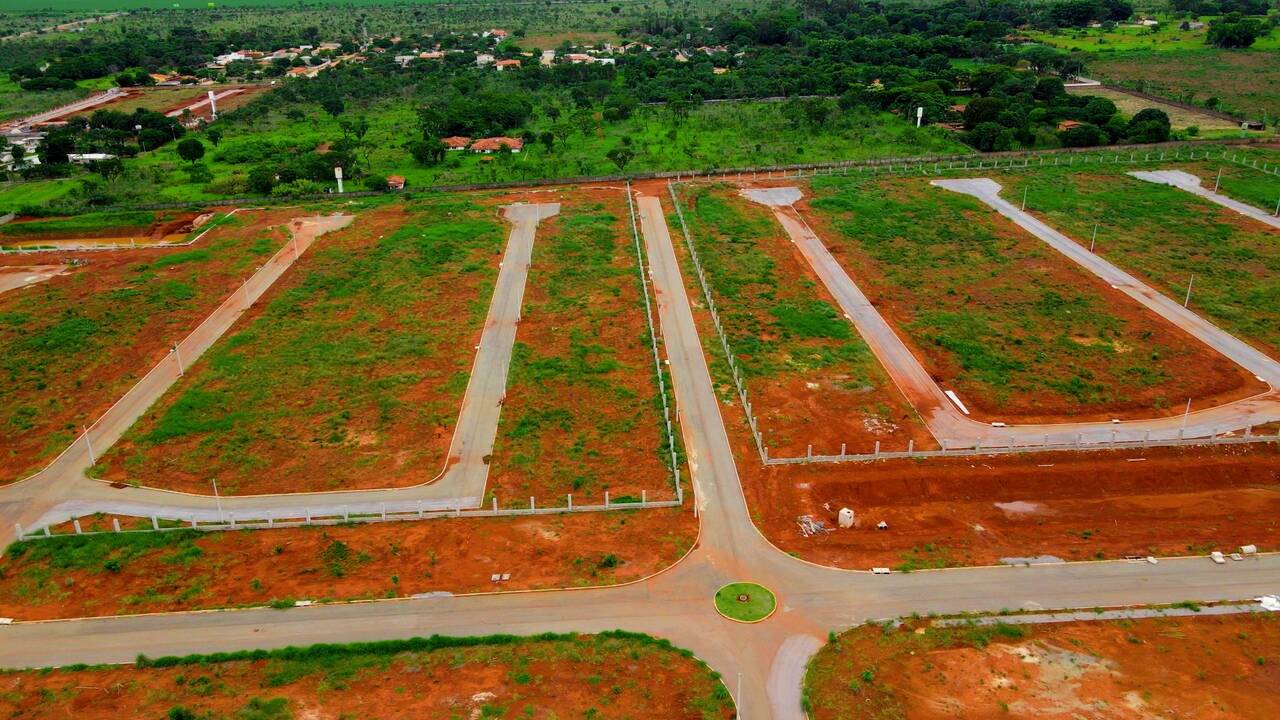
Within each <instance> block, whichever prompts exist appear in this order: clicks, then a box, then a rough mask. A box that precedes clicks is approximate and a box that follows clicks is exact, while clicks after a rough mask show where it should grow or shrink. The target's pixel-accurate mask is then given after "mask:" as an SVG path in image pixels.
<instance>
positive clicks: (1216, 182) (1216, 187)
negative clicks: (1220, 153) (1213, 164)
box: [1213, 168, 1222, 192]
mask: <svg viewBox="0 0 1280 720" xmlns="http://www.w3.org/2000/svg"><path fill="white" fill-rule="evenodd" d="M1221 182H1222V168H1218V178H1217V179H1216V180H1214V181H1213V191H1214V192H1218V184H1219V183H1221Z"/></svg>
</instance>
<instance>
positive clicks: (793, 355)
mask: <svg viewBox="0 0 1280 720" xmlns="http://www.w3.org/2000/svg"><path fill="white" fill-rule="evenodd" d="M679 196H680V201H681V204H682V206H683V207H684V209H685V213H684V215H685V221H686V222H687V223H688V226H689V233H690V235H691V236H692V237H693V242H694V247H695V248H696V250H697V252H698V257H699V259H700V260H701V262H702V264H703V268H704V270H705V272H706V275H707V283H708V285H709V287H710V288H711V292H712V297H713V299H714V300H715V303H716V308H717V310H718V311H719V313H720V320H721V324H722V325H723V327H724V330H725V333H726V335H727V336H728V339H729V347H730V349H731V350H732V351H733V353H734V355H735V356H736V357H737V359H738V361H739V362H740V365H741V367H742V371H743V372H744V373H745V375H746V386H747V393H748V399H749V400H750V401H751V404H752V410H753V411H754V412H755V413H756V416H757V418H758V422H759V424H760V431H761V432H762V433H763V434H764V436H765V445H766V446H768V448H769V452H770V454H771V455H774V456H779V457H781V456H797V455H803V454H804V453H805V451H806V448H807V446H808V445H809V444H812V445H813V446H814V451H815V452H836V451H838V450H839V447H840V445H841V444H842V443H845V444H847V445H848V451H849V452H851V453H857V452H870V451H871V450H872V447H873V446H874V443H875V442H876V441H877V440H879V441H882V443H883V445H884V449H886V450H888V449H905V448H906V446H907V442H908V440H915V441H916V444H917V445H918V446H921V447H924V444H923V443H928V442H930V441H931V438H930V436H929V434H928V431H927V430H925V428H924V427H923V425H922V424H921V423H920V421H919V418H918V416H917V415H916V413H915V411H914V410H913V409H912V408H911V406H910V405H909V404H908V403H907V401H906V399H905V398H903V397H902V396H901V393H899V392H898V390H897V389H896V388H895V387H894V385H893V383H892V382H891V381H890V379H889V378H888V376H887V375H886V374H885V372H884V370H883V368H881V367H880V365H879V364H878V362H877V360H876V358H875V356H874V355H872V353H871V350H870V348H868V347H867V345H866V343H865V342H863V340H862V339H861V338H860V337H859V336H858V333H857V331H856V330H855V329H854V327H853V325H852V324H850V322H849V321H848V320H847V319H845V318H844V317H843V316H842V315H841V314H840V312H839V311H838V310H837V309H836V306H835V304H834V301H833V300H832V298H831V297H830V295H829V294H828V293H827V291H826V289H825V288H823V287H822V286H821V285H820V284H819V283H818V282H817V281H816V280H815V279H814V278H813V277H812V275H811V273H810V271H809V269H808V265H807V264H806V263H805V261H804V259H803V258H801V257H800V256H799V254H798V253H797V252H796V251H795V250H794V249H793V248H792V246H791V242H790V241H789V240H788V239H787V237H786V234H785V232H784V231H783V229H782V226H781V225H779V224H778V221H777V220H776V219H775V218H774V217H773V213H772V212H771V211H770V210H768V209H767V208H764V207H762V206H759V205H756V204H754V203H752V202H750V201H748V200H746V199H744V198H742V197H740V196H739V195H738V194H737V190H736V189H735V188H731V187H728V186H711V187H707V186H689V187H686V188H682V189H681V190H680V191H679ZM675 224H676V226H677V227H678V226H679V221H678V220H676V221H675ZM687 274H688V275H689V281H690V282H691V283H692V284H693V288H692V292H693V297H694V298H695V299H699V298H701V295H702V293H701V289H700V288H699V287H698V286H697V280H696V277H697V276H696V274H695V273H693V272H691V271H690V272H688V273H687ZM699 304H702V303H699ZM702 335H703V337H702V340H703V345H704V347H705V349H706V352H707V353H708V357H710V358H713V359H715V360H720V361H722V360H723V358H724V350H723V348H722V347H721V345H720V341H719V338H717V337H716V334H715V330H714V328H713V327H707V328H706V331H705V332H703V334H702ZM712 367H713V368H715V369H716V370H717V371H718V372H717V373H716V374H717V377H716V380H717V385H718V389H719V392H720V394H721V396H722V397H723V398H724V399H725V400H726V401H730V402H732V401H735V400H736V399H737V398H736V394H735V393H734V390H733V384H732V378H731V377H730V376H729V375H728V370H727V366H726V364H725V363H724V362H716V363H713V365H712Z"/></svg>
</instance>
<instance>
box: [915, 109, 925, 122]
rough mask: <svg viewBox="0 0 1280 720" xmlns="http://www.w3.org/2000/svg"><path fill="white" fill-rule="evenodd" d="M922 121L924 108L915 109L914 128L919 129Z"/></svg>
mask: <svg viewBox="0 0 1280 720" xmlns="http://www.w3.org/2000/svg"><path fill="white" fill-rule="evenodd" d="M923 120H924V106H923V105H921V106H920V107H917V108H916V127H920V123H921V122H922V121H923Z"/></svg>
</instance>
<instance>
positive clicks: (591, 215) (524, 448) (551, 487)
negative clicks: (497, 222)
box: [487, 189, 674, 506]
mask: <svg viewBox="0 0 1280 720" xmlns="http://www.w3.org/2000/svg"><path fill="white" fill-rule="evenodd" d="M530 196H531V197H530V199H531V200H535V201H538V202H546V201H547V196H546V194H535V193H530ZM637 263H638V258H637V257H636V251H635V245H634V241H633V240H632V237H631V218H630V214H629V210H628V207H627V199H626V194H625V193H624V192H621V191H620V189H593V190H577V191H572V192H569V193H567V194H564V195H561V206H560V213H559V215H557V216H556V217H554V218H551V219H550V220H549V221H547V224H546V226H545V227H544V228H543V229H541V230H540V231H539V237H538V239H537V241H536V242H535V243H534V246H533V260H532V262H531V264H530V267H529V276H528V284H527V287H526V290H525V296H524V305H523V309H522V310H521V314H520V326H519V330H518V331H517V334H516V344H515V347H514V350H513V356H512V361H511V370H510V376H509V378H508V382H507V393H506V397H505V399H504V400H503V403H502V415H501V418H500V421H499V426H498V439H497V442H496V444H495V446H494V452H493V462H492V465H491V468H490V475H489V487H488V490H487V492H488V494H489V495H490V496H496V497H497V498H498V500H499V502H500V503H501V504H504V505H522V506H527V505H528V502H529V498H530V497H531V496H533V497H536V498H538V504H539V505H563V504H565V502H566V500H565V495H566V494H568V493H572V494H573V496H574V502H575V503H578V504H586V503H588V502H593V503H594V502H602V501H603V499H604V493H605V491H608V492H609V493H610V494H611V498H612V499H613V500H618V499H620V498H628V497H630V498H634V499H635V500H639V499H640V494H641V491H646V492H647V494H648V495H647V496H648V499H650V500H657V499H667V498H669V497H672V496H673V494H674V489H673V487H672V479H671V471H670V468H669V467H668V466H667V464H666V457H665V452H664V451H665V450H666V443H665V432H664V431H663V424H662V412H661V407H662V406H661V399H660V398H659V396H658V387H657V377H656V375H655V369H654V365H653V350H652V349H651V346H650V339H649V327H648V322H647V319H646V316H645V306H644V302H645V301H644V298H643V296H642V294H641V292H642V291H641V287H640V271H639V266H638V264H637Z"/></svg>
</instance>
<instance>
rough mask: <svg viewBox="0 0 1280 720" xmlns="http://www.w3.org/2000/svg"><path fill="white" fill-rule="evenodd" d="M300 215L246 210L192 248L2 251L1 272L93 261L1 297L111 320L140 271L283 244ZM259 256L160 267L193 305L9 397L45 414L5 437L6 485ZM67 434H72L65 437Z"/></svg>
mask: <svg viewBox="0 0 1280 720" xmlns="http://www.w3.org/2000/svg"><path fill="white" fill-rule="evenodd" d="M296 212H297V211H296V210H273V211H253V212H244V213H237V215H236V217H237V218H239V221H238V222H237V223H235V224H231V225H228V226H225V227H219V228H215V229H213V230H212V231H210V233H209V234H208V235H206V236H205V237H204V238H202V239H201V240H200V241H199V242H197V243H196V244H195V245H193V246H190V247H182V248H172V249H170V248H148V249H139V250H122V251H94V252H73V251H49V252H40V253H23V254H21V255H9V254H5V255H0V267H16V266H22V265H30V264H33V263H34V264H49V265H52V264H66V263H68V262H69V261H71V260H73V259H76V260H82V261H85V264H84V265H80V266H78V267H74V268H72V269H70V271H69V272H67V273H65V274H62V275H58V276H56V277H53V278H50V279H49V280H47V281H46V282H43V283H40V284H39V285H35V286H32V287H31V288H29V289H27V290H22V291H17V292H9V293H5V294H3V295H0V313H3V312H6V311H13V312H18V311H21V310H22V309H23V308H25V307H28V305H26V303H28V302H30V300H31V297H32V296H31V295H30V294H31V293H43V294H45V295H46V296H47V301H46V302H42V303H41V304H42V306H44V307H46V308H47V312H49V313H61V312H69V311H71V310H73V309H75V310H78V311H79V312H80V314H83V315H86V316H88V317H97V316H98V314H99V313H97V312H95V311H94V308H100V309H102V311H103V312H104V313H106V314H108V315H109V313H110V310H109V309H108V306H109V305H110V303H112V302H113V301H112V300H110V299H109V296H110V295H111V294H112V293H115V292H122V293H128V292H129V288H130V286H131V285H130V284H131V283H132V282H133V280H134V279H135V277H136V273H135V271H134V268H135V267H136V266H138V265H142V264H145V263H148V262H151V261H154V260H156V259H158V258H163V257H165V256H166V255H169V254H173V253H182V252H187V251H192V250H199V249H201V248H204V247H207V246H209V245H212V244H214V243H217V242H219V241H220V240H222V239H231V238H234V240H233V242H234V243H235V244H236V247H239V248H241V249H244V248H248V247H249V246H250V245H251V244H252V242H253V240H254V238H257V237H259V236H260V235H261V234H262V233H266V232H269V233H270V236H271V238H272V240H273V242H274V243H277V244H278V243H283V242H284V239H285V236H286V234H287V233H286V232H285V230H284V228H283V224H284V223H286V222H288V219H289V218H290V217H292V216H293V215H295V214H296ZM250 260H252V256H249V255H247V254H245V253H243V252H241V253H237V252H235V251H234V248H232V247H227V248H226V250H225V251H223V252H218V253H215V254H214V255H213V257H211V258H209V259H207V260H204V261H202V263H201V265H200V268H199V272H196V273H191V272H190V267H189V266H188V265H186V264H182V265H178V266H175V267H172V268H162V269H159V270H157V271H156V276H157V277H158V278H160V279H161V280H164V279H174V280H178V279H180V280H182V281H183V282H186V283H187V284H189V285H191V286H192V288H193V289H194V290H195V293H196V295H195V297H194V298H193V299H192V301H191V302H186V303H183V304H182V305H181V306H178V307H175V308H172V309H168V310H166V311H164V312H156V313H152V314H149V315H148V316H146V317H145V318H134V319H135V320H138V321H139V322H140V323H141V324H140V326H139V328H138V329H137V330H136V331H134V332H132V333H131V334H130V335H129V336H128V337H127V338H126V339H125V342H122V343H120V344H117V345H114V346H109V347H108V348H107V349H106V352H102V353H96V354H94V355H93V356H92V357H75V358H74V363H75V370H74V372H66V373H62V372H59V373H57V374H54V375H50V376H49V378H48V379H47V380H46V381H45V383H44V385H43V387H39V388H36V387H28V386H19V387H17V388H16V389H14V392H13V393H12V394H9V395H8V396H7V398H6V401H5V402H6V403H7V404H8V405H10V407H11V408H16V407H18V406H20V405H32V406H36V407H39V408H40V413H39V415H38V420H39V421H38V423H37V424H36V425H35V426H34V427H33V428H32V429H31V430H30V431H28V432H24V433H22V434H21V435H16V434H5V435H3V441H2V442H0V484H3V483H6V482H11V481H13V480H17V479H19V477H21V476H25V475H26V474H28V473H30V472H32V471H34V470H35V469H37V468H38V467H39V466H40V465H43V464H44V463H45V462H47V461H48V460H49V459H51V458H52V457H53V456H54V455H56V454H57V453H58V452H59V451H61V450H62V448H63V447H64V446H65V444H66V443H67V442H70V441H71V439H73V438H74V434H70V433H69V432H68V429H69V428H71V429H74V428H79V427H81V426H82V425H85V424H87V423H90V422H93V421H94V420H95V419H96V418H97V417H98V416H100V415H101V414H102V413H103V412H106V410H107V408H109V407H110V406H111V405H112V403H114V402H115V401H116V400H117V399H118V398H119V397H120V396H121V395H122V394H124V392H125V391H126V390H127V389H128V388H129V386H130V385H132V384H133V383H134V382H135V381H136V380H137V379H138V378H139V377H141V376H142V375H143V374H145V373H146V372H147V371H148V370H150V369H151V367H152V366H153V365H154V364H155V363H157V362H159V361H160V360H162V359H163V358H164V357H165V356H166V355H167V354H168V351H169V347H170V345H171V344H172V343H173V342H174V341H176V340H177V339H179V338H181V337H183V336H185V335H186V334H187V333H189V332H190V331H191V330H193V329H194V328H195V326H196V325H197V324H198V323H199V322H200V321H201V320H203V319H204V318H205V317H206V316H207V315H208V314H209V313H210V312H212V311H213V309H214V308H216V307H217V306H218V305H219V304H220V303H221V302H222V301H223V300H224V299H225V298H226V296H227V295H228V294H230V293H231V292H233V291H234V290H235V289H236V288H237V287H238V286H239V285H240V282H241V280H242V279H243V278H244V277H245V276H246V275H247V274H248V273H249V272H252V266H249V267H248V268H247V269H246V268H245V267H244V265H245V263H247V262H249V261H250ZM54 433H61V434H62V437H55V436H54Z"/></svg>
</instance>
